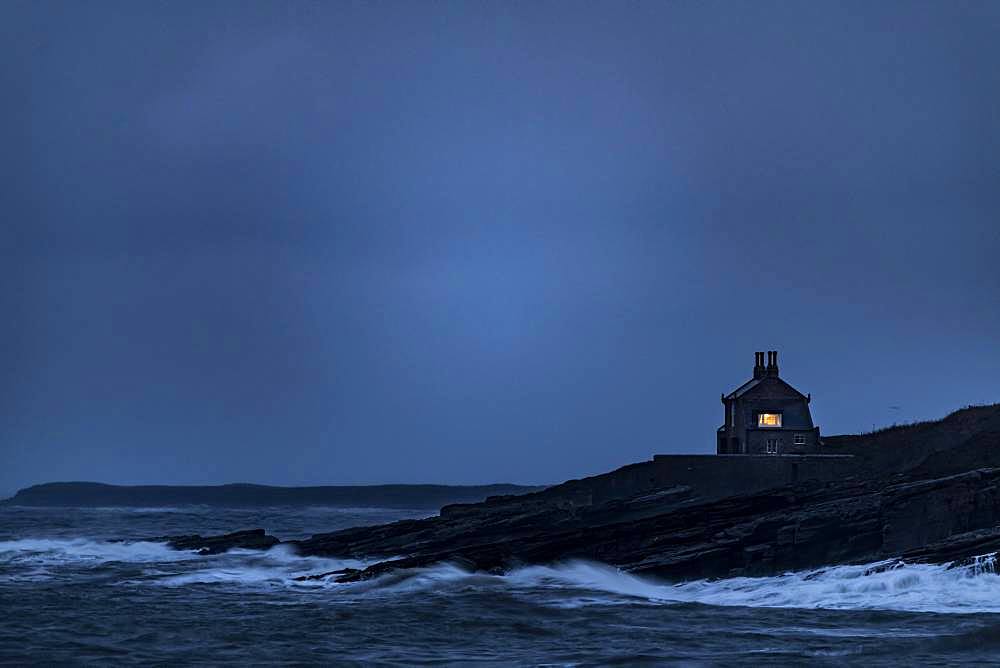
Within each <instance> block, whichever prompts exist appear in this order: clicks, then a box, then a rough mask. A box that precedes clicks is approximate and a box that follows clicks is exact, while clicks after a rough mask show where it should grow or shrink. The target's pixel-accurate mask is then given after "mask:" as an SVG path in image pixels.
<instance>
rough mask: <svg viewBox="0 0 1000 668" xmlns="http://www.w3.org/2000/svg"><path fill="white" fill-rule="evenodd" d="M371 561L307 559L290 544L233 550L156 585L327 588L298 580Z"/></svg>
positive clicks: (322, 582) (166, 578) (319, 581)
mask: <svg viewBox="0 0 1000 668" xmlns="http://www.w3.org/2000/svg"><path fill="white" fill-rule="evenodd" d="M369 563H370V562H364V561H360V560H357V559H328V558H325V557H303V556H299V555H297V554H295V552H294V550H292V549H291V548H290V547H289V546H287V545H277V546H275V547H273V548H271V549H270V550H267V551H263V552H262V551H259V550H230V551H229V552H226V553H225V554H221V555H215V556H213V557H209V558H207V559H206V561H205V562H204V565H203V567H202V568H197V569H195V570H190V571H187V572H184V573H177V574H164V577H161V578H158V579H157V580H156V582H157V583H158V584H161V585H166V586H172V587H181V586H185V585H191V584H233V585H239V586H244V585H246V586H255V585H278V586H294V587H302V588H311V587H313V588H314V587H317V586H323V585H324V584H325V583H324V581H322V580H305V581H301V580H297V578H298V577H300V576H302V575H309V574H312V573H317V572H319V573H328V572H331V571H337V570H342V569H345V568H364V567H365V566H367V565H368V564H369Z"/></svg>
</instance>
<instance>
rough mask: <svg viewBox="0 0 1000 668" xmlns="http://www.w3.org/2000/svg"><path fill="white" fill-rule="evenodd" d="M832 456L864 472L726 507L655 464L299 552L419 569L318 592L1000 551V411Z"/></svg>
mask: <svg viewBox="0 0 1000 668" xmlns="http://www.w3.org/2000/svg"><path fill="white" fill-rule="evenodd" d="M826 447H828V448H829V450H831V451H833V452H836V453H839V454H852V455H854V457H853V458H850V460H845V459H842V458H835V459H831V461H832V462H837V464H836V466H837V467H842V466H843V462H844V461H850V462H852V463H851V464H850V466H849V467H848V468H846V469H845V468H839V469H838V471H839V474H838V475H837V476H836V477H834V478H832V479H831V478H829V477H828V478H827V479H818V478H809V479H803V480H799V481H796V482H794V483H792V484H782V485H779V486H773V487H770V488H767V489H757V490H753V491H750V492H743V493H739V494H735V495H728V496H726V495H721V496H720V495H719V489H718V486H713V485H712V484H710V481H709V483H706V484H707V486H702V485H703V483H705V480H706V479H707V478H706V477H705V471H707V470H708V469H704V470H702V471H700V472H698V473H697V476H696V478H697V479H695V480H692V481H691V482H692V484H688V485H684V484H676V479H677V476H678V475H683V474H682V473H681V474H678V473H676V472H675V473H669V472H668V473H669V474H664V473H662V471H661V472H660V473H658V471H660V470H661V469H663V468H664V464H663V463H662V462H660V463H658V462H657V461H655V460H654V461H653V462H645V463H641V464H632V465H630V466H627V467H623V468H622V469H619V470H617V471H613V472H610V473H606V474H603V475H600V476H595V477H593V478H586V479H583V480H574V481H569V482H567V483H563V484H562V485H556V486H554V487H550V488H547V489H544V490H541V491H537V492H533V493H528V494H523V495H520V496H501V497H492V498H490V499H488V500H486V501H485V502H481V503H473V504H453V505H449V506H445V507H444V508H442V510H441V513H440V515H439V516H436V517H431V518H427V519H422V520H403V521H400V522H395V523H392V524H386V525H381V526H368V527H355V528H350V529H345V530H342V531H336V532H332V533H326V534H317V535H314V536H312V537H311V538H308V539H305V540H296V541H288V543H287V544H290V545H292V546H293V547H294V549H296V550H297V551H298V552H299V553H300V554H302V555H317V556H328V557H355V558H358V557H360V558H369V559H370V558H372V557H379V556H382V557H383V558H384V556H385V555H405V556H402V557H399V558H395V559H388V560H384V561H380V562H377V563H375V564H374V565H372V566H369V567H368V568H366V569H364V570H362V571H353V570H345V571H338V572H334V573H318V574H315V575H313V576H307V577H317V578H320V577H331V578H336V579H338V580H341V581H350V580H357V579H363V578H369V577H374V576H377V575H379V574H382V573H385V572H388V571H391V570H394V569H399V568H414V567H421V566H427V565H430V564H434V563H439V562H452V563H456V564H459V565H462V566H464V567H466V568H468V569H470V570H480V571H487V572H493V573H502V572H505V571H507V570H509V569H511V568H514V567H517V566H520V565H524V564H539V563H551V562H556V561H561V560H566V559H593V560H597V561H602V562H605V563H608V564H611V565H615V566H618V567H620V568H622V569H625V570H627V571H630V572H634V573H641V574H647V575H654V576H659V577H662V578H666V579H672V580H679V579H687V578H701V577H728V576H737V575H771V574H775V573H780V572H783V571H786V570H797V569H806V568H816V567H822V566H826V565H831V564H841V563H869V562H873V561H881V560H886V559H892V558H897V559H903V560H906V561H909V562H932V563H953V564H956V565H961V564H964V563H968V562H969V560H971V559H973V558H975V557H976V556H977V555H983V554H988V553H993V552H996V551H998V550H1000V404H996V405H992V406H979V407H969V408H966V409H963V410H960V411H957V412H955V413H953V414H951V415H949V416H948V417H946V418H944V419H943V420H939V421H935V422H926V423H921V424H915V425H907V426H901V427H895V428H891V429H886V430H882V431H879V432H876V433H873V434H866V435H859V436H843V437H836V438H832V439H829V440H828V441H827V446H826ZM718 461H720V462H727V461H733V459H732V457H731V456H730V457H727V456H721V457H719V458H718ZM746 461H751V460H749V459H748V460H746ZM721 466H728V465H721ZM665 479H669V481H670V482H669V484H665V483H664V482H663V481H664V480H665ZM759 482H760V484H765V483H766V482H767V480H766V476H764V477H762V478H761V479H760V481H759ZM700 486H701V487H700ZM704 490H707V491H704ZM165 540H167V541H168V542H170V543H171V544H172V545H174V546H175V547H178V548H182V549H201V550H203V551H205V552H206V553H208V552H220V551H225V550H226V549H229V548H230V547H237V546H239V547H251V548H252V547H257V548H263V549H266V548H267V547H270V546H272V545H274V544H277V543H278V542H279V541H278V539H277V538H274V537H272V536H267V535H266V534H265V533H264V532H263V531H262V530H256V531H244V532H240V533H236V534H230V535H228V536H215V537H209V538H202V537H200V536H184V537H174V538H167V539H165ZM883 567H884V568H889V567H891V564H888V565H885V566H883Z"/></svg>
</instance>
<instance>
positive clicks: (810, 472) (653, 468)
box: [491, 455, 859, 506]
mask: <svg viewBox="0 0 1000 668" xmlns="http://www.w3.org/2000/svg"><path fill="white" fill-rule="evenodd" d="M858 472H859V468H858V465H857V464H856V460H855V458H854V457H852V456H851V455H655V456H654V457H653V460H652V461H648V462H640V463H637V464H629V465H628V466H623V467H622V468H620V469H616V470H614V471H611V472H609V473H604V474H601V475H597V476H593V477H590V478H583V479H580V480H570V481H568V482H564V483H562V484H561V485H556V486H554V487H550V488H548V489H546V490H544V491H542V492H536V493H535V494H530V495H528V496H527V497H523V498H525V499H528V498H532V497H534V498H538V499H540V500H546V501H553V500H559V501H562V502H566V503H570V504H572V505H575V506H590V505H594V504H599V503H604V502H607V501H613V500H616V499H626V498H630V497H633V496H636V495H638V494H643V493H645V492H649V493H653V492H662V491H664V490H669V489H671V488H687V489H679V490H677V491H676V493H675V494H674V495H673V496H674V497H675V498H677V499H683V498H691V499H694V498H697V499H698V500H701V501H709V500H714V499H721V498H724V497H727V496H733V495H738V494H750V493H754V492H761V491H764V490H767V489H770V488H772V487H781V486H782V485H787V484H790V483H795V482H803V481H806V480H819V481H822V482H828V481H835V480H841V479H843V478H845V477H850V476H852V475H855V474H857V473H858ZM491 502H493V503H498V502H502V500H501V499H491Z"/></svg>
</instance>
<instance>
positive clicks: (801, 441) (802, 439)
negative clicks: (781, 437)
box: [792, 434, 806, 445]
mask: <svg viewBox="0 0 1000 668" xmlns="http://www.w3.org/2000/svg"><path fill="white" fill-rule="evenodd" d="M792 441H793V442H794V443H795V445H805V444H806V435H805V434H795V436H794V437H793V438H792Z"/></svg>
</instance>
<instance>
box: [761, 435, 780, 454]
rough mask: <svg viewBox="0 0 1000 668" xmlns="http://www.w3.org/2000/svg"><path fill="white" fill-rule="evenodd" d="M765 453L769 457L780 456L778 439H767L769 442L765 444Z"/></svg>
mask: <svg viewBox="0 0 1000 668" xmlns="http://www.w3.org/2000/svg"><path fill="white" fill-rule="evenodd" d="M764 452H766V453H767V454H769V455H776V454H778V439H776V438H769V439H767V441H765V442H764Z"/></svg>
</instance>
